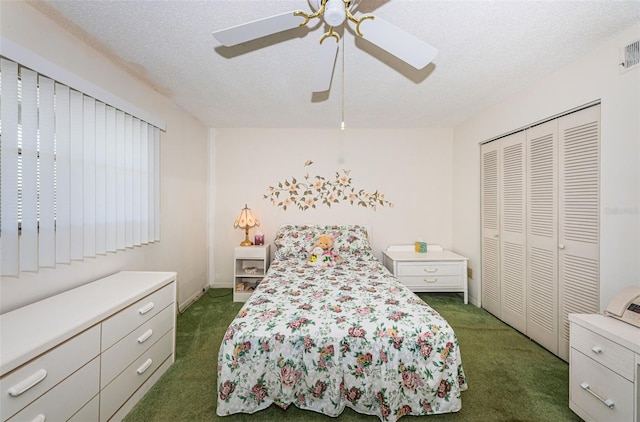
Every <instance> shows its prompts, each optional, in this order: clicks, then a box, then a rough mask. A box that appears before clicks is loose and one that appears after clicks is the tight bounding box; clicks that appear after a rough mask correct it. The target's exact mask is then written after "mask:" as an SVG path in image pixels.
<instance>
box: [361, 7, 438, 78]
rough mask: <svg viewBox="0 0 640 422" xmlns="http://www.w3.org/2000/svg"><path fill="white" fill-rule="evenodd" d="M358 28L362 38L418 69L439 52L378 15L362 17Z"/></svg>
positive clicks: (429, 61)
mask: <svg viewBox="0 0 640 422" xmlns="http://www.w3.org/2000/svg"><path fill="white" fill-rule="evenodd" d="M358 28H359V31H360V33H361V35H362V38H364V39H365V40H367V41H369V42H371V43H372V44H375V45H377V46H378V47H380V48H382V49H383V50H386V51H387V52H388V53H391V54H393V55H394V56H396V57H397V58H399V59H400V60H402V61H404V62H407V63H408V64H410V65H411V66H413V67H415V68H416V69H422V68H423V67H425V66H426V65H428V64H429V63H431V61H432V60H433V59H434V58H435V57H436V55H437V54H438V50H436V49H435V48H434V47H432V46H430V45H429V44H427V43H426V42H424V41H422V40H420V39H418V38H416V37H414V36H413V35H411V34H409V33H408V32H406V31H405V30H403V29H400V28H398V27H397V26H395V25H393V24H391V23H389V22H387V21H385V20H384V19H381V18H379V17H377V16H375V17H373V19H371V18H365V19H362V21H361V22H360V25H359V27H358Z"/></svg>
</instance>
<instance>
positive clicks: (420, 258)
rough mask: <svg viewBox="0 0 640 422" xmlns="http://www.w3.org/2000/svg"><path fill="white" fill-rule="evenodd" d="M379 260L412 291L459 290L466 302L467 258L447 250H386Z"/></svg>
mask: <svg viewBox="0 0 640 422" xmlns="http://www.w3.org/2000/svg"><path fill="white" fill-rule="evenodd" d="M382 263H383V264H384V266H385V267H386V268H387V269H388V270H389V271H390V272H391V273H392V274H393V275H394V276H396V277H397V278H398V280H399V281H400V282H401V283H402V284H404V285H405V286H407V287H408V288H409V289H410V290H411V291H413V292H462V293H463V294H464V303H465V304H466V303H468V290H467V258H465V257H464V256H461V255H457V254H455V253H453V252H450V251H433V252H427V253H417V252H414V251H407V250H393V249H387V250H386V251H383V252H382Z"/></svg>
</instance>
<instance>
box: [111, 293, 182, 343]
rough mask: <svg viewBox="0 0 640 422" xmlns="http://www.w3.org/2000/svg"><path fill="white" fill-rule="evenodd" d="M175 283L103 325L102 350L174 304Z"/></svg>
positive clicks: (152, 294)
mask: <svg viewBox="0 0 640 422" xmlns="http://www.w3.org/2000/svg"><path fill="white" fill-rule="evenodd" d="M174 292H175V283H170V284H168V285H167V286H165V287H163V288H162V289H160V290H158V291H156V292H153V293H151V294H150V295H149V296H147V297H145V298H143V299H140V300H139V301H137V302H136V303H134V304H132V305H131V306H128V307H127V308H125V309H123V310H122V311H120V312H118V313H117V314H115V315H114V316H112V317H111V318H109V319H107V320H106V321H105V322H103V323H102V350H106V349H108V348H109V347H111V346H112V345H113V344H114V343H115V342H117V341H118V340H120V339H121V338H123V337H124V336H126V335H127V334H129V333H130V332H131V331H133V330H135V329H136V328H137V327H139V326H140V325H142V324H144V323H145V322H147V321H148V320H150V319H151V318H152V317H153V316H154V315H156V314H158V312H160V311H161V310H163V309H164V308H166V307H167V306H169V304H171V303H172V302H173V297H174Z"/></svg>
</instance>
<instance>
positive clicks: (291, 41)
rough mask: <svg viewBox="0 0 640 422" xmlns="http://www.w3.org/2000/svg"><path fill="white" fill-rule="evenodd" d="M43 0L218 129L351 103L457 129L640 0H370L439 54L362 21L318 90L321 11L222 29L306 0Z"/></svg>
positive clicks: (372, 123) (335, 118)
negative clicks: (421, 60)
mask: <svg viewBox="0 0 640 422" xmlns="http://www.w3.org/2000/svg"><path fill="white" fill-rule="evenodd" d="M30 4H31V5H32V6H33V7H35V8H37V9H38V10H40V11H41V12H43V13H44V14H46V15H48V16H49V17H51V18H52V19H54V20H55V21H57V22H58V23H59V24H60V25H62V26H63V27H65V28H67V29H68V30H69V31H71V32H72V33H74V34H75V35H76V36H78V37H79V38H81V39H83V40H84V41H86V42H87V43H88V44H90V45H92V46H94V47H95V48H97V49H98V50H100V51H102V52H103V53H105V54H106V55H107V56H109V57H110V58H111V59H112V60H113V61H115V62H116V63H119V64H121V65H122V66H124V67H125V68H127V69H128V70H129V72H131V73H132V74H134V75H136V76H137V77H139V78H141V79H143V80H145V81H146V82H147V83H149V84H150V85H152V86H153V87H155V88H156V89H157V90H158V91H160V92H162V93H164V94H165V95H167V96H168V97H169V98H171V99H172V100H173V101H175V102H176V103H177V104H179V105H180V106H181V107H183V108H184V109H185V110H187V111H188V112H190V113H192V114H193V115H194V116H196V117H197V118H198V119H199V120H200V121H202V122H203V123H204V124H205V125H207V126H208V127H215V128H227V127H289V128H294V127H298V128H299V127H313V128H321V127H328V128H337V127H339V125H340V121H341V120H342V115H343V112H344V119H345V123H346V126H347V127H365V128H383V127H384V128H398V127H409V128H410V127H453V126H455V125H457V124H459V123H461V122H463V121H464V120H466V119H468V118H470V117H472V116H473V115H474V114H476V113H478V112H480V111H482V110H483V109H485V108H487V107H489V106H491V105H493V104H495V103H497V102H499V101H500V100H502V99H504V98H506V97H508V96H510V95H512V94H514V93H517V92H518V91H520V90H522V89H523V88H524V87H526V86H528V85H529V84H531V83H533V82H535V81H537V80H539V79H541V78H543V77H545V76H546V75H548V74H550V73H552V72H554V71H555V70H557V69H559V68H560V67H562V66H564V65H566V64H567V63H570V62H571V61H573V60H575V59H576V58H578V57H580V56H581V55H584V54H585V53H587V52H589V51H591V50H593V49H595V48H597V47H598V46H599V45H600V44H601V43H602V42H604V41H605V40H607V39H608V38H610V37H612V36H613V35H614V34H616V33H618V32H619V31H622V30H624V29H625V28H628V27H629V26H631V25H633V24H635V23H637V22H638V21H640V1H638V0H635V1H604V0H601V1H492V2H488V1H424V0H416V1H411V0H362V2H361V3H360V5H359V11H360V12H370V13H373V14H375V15H378V16H380V17H382V18H384V19H385V20H387V21H389V22H391V23H393V24H395V25H396V26H399V27H401V28H403V29H405V30H406V31H408V32H409V33H411V34H413V35H415V36H417V37H418V38H420V39H422V40H424V41H426V42H428V43H429V44H431V45H433V46H434V47H436V48H437V49H438V50H439V54H438V56H437V57H436V58H435V60H434V61H433V62H432V63H431V64H430V65H428V66H427V67H426V68H425V69H422V70H415V69H413V68H412V67H410V66H408V65H406V64H405V63H403V62H401V61H399V60H397V59H395V58H394V57H392V56H389V55H388V54H386V53H385V52H384V51H382V50H380V49H379V48H377V47H375V46H373V45H371V44H369V43H367V42H366V41H363V40H359V39H358V40H356V39H355V37H354V35H353V31H352V30H351V29H349V30H347V31H345V32H346V33H345V34H344V37H343V40H344V62H343V60H342V53H343V52H342V51H340V52H339V53H338V60H337V63H336V71H335V73H334V77H333V82H332V88H331V90H330V91H329V93H325V94H312V92H311V88H310V85H311V80H312V77H313V63H314V57H315V56H314V53H315V49H316V46H317V43H318V40H319V38H320V36H321V35H322V33H323V32H325V28H324V24H323V23H321V22H320V21H319V20H314V21H312V22H311V24H310V25H312V26H311V27H310V28H309V27H303V28H298V29H295V30H291V31H287V32H283V33H280V34H276V35H272V36H269V37H265V38H263V39H260V40H256V41H252V42H248V43H245V44H242V45H239V46H236V47H223V46H221V45H220V44H219V43H218V42H217V41H216V40H215V39H214V38H213V36H212V32H213V31H216V30H219V29H223V28H227V27H229V26H233V25H237V24H240V23H245V22H248V21H251V20H255V19H259V18H263V17H267V16H271V15H274V14H277V13H282V12H287V11H293V10H306V11H308V10H309V9H310V6H309V4H308V2H307V0H209V1H192V0H182V1H177V0H176V1H160V0H155V1H148V0H145V1H142V0H140V1H135V0H127V1H91V0H84V1H67V0H56V1H32V2H30ZM629 41H632V40H629ZM343 69H344V73H343ZM343 82H344V84H343ZM343 95H344V97H343Z"/></svg>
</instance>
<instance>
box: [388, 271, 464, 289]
mask: <svg viewBox="0 0 640 422" xmlns="http://www.w3.org/2000/svg"><path fill="white" fill-rule="evenodd" d="M398 280H399V281H400V282H401V283H402V284H404V285H405V286H407V287H409V288H410V289H411V290H417V291H420V289H429V290H431V291H437V290H439V289H440V288H442V289H451V288H460V289H462V288H463V287H464V282H463V279H462V277H461V276H459V275H424V276H420V277H417V276H414V277H406V276H405V277H398Z"/></svg>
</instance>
